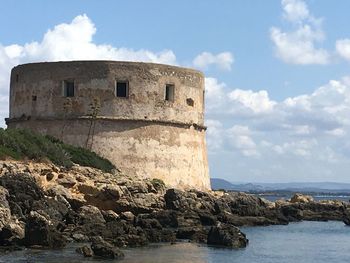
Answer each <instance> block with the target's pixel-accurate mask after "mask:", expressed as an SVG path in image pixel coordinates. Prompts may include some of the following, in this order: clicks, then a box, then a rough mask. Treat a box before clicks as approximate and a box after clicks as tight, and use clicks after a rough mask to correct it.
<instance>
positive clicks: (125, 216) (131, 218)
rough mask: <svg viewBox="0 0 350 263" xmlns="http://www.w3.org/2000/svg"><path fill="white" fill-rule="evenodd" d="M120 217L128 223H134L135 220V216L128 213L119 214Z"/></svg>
mask: <svg viewBox="0 0 350 263" xmlns="http://www.w3.org/2000/svg"><path fill="white" fill-rule="evenodd" d="M120 217H121V218H122V219H124V220H126V221H128V222H134V220H135V215H134V214H133V213H132V212H130V211H127V212H123V213H121V214H120Z"/></svg>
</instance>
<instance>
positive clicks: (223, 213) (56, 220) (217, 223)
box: [0, 161, 350, 258]
mask: <svg viewBox="0 0 350 263" xmlns="http://www.w3.org/2000/svg"><path fill="white" fill-rule="evenodd" d="M298 200H299V201H298ZM0 201H1V202H0V245H1V246H8V247H13V246H23V245H25V246H28V247H33V246H34V247H43V248H60V247H63V246H64V245H65V244H66V243H67V242H85V243H90V244H91V247H90V246H83V247H81V248H79V249H77V251H78V252H79V253H81V254H82V255H84V256H86V257H90V256H93V255H94V256H99V257H104V258H120V257H122V253H121V252H120V250H119V248H123V247H134V246H144V245H147V244H149V243H153V242H170V243H171V242H176V241H177V240H190V241H191V242H200V243H206V244H209V245H215V246H225V247H230V248H242V247H245V246H246V245H247V244H248V240H247V238H246V236H245V235H244V234H243V233H242V232H241V231H240V230H239V228H237V227H240V226H264V225H274V224H288V223H289V222H293V221H299V220H341V221H344V223H346V224H349V223H350V220H349V218H350V212H349V211H350V206H349V203H344V202H338V201H328V202H315V201H313V200H312V199H311V198H309V197H305V196H302V195H300V194H299V195H297V196H295V197H293V198H292V200H291V201H278V202H274V203H272V202H269V201H266V200H264V199H262V198H259V197H256V196H253V195H248V194H244V193H235V192H230V193H224V192H202V191H198V190H189V191H181V190H177V189H166V187H165V186H164V184H162V183H161V182H160V181H159V180H141V179H137V178H131V177H128V176H126V175H123V174H121V173H120V172H116V173H114V174H109V173H103V172H101V171H99V170H96V169H92V168H88V167H80V166H77V165H75V166H73V167H72V168H71V169H69V170H66V169H63V168H60V167H57V166H54V165H52V164H50V163H32V162H29V163H24V162H9V161H8V162H0Z"/></svg>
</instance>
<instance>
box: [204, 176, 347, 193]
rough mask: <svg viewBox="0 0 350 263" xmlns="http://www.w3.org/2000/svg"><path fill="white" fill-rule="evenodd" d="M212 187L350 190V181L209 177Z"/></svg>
mask: <svg viewBox="0 0 350 263" xmlns="http://www.w3.org/2000/svg"><path fill="white" fill-rule="evenodd" d="M211 186H212V189H214V190H217V189H225V190H234V191H242V192H267V191H277V190H282V191H293V192H330V193H336V192H350V183H335V182H306V183H303V182H296V183H232V182H229V181H227V180H224V179H220V178H211Z"/></svg>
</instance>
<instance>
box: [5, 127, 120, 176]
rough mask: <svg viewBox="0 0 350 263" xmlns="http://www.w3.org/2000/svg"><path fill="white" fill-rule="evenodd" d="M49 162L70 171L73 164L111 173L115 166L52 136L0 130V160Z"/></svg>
mask: <svg viewBox="0 0 350 263" xmlns="http://www.w3.org/2000/svg"><path fill="white" fill-rule="evenodd" d="M8 157H10V158H13V159H15V160H20V159H30V160H36V161H40V160H43V159H49V160H50V161H51V162H53V163H54V164H56V165H60V166H64V167H67V168H70V167H72V165H73V163H76V164H79V165H83V166H90V167H94V168H97V169H100V170H102V171H105V172H111V171H112V170H113V169H115V166H114V165H113V164H112V163H111V162H110V161H109V160H107V159H105V158H102V157H100V156H98V155H97V154H96V153H94V152H91V151H89V150H87V149H84V148H81V147H75V146H72V145H68V144H64V143H63V142H62V141H60V140H58V139H56V138H54V137H52V136H42V135H40V134H37V133H34V132H32V131H30V130H26V129H1V128H0V159H5V158H8Z"/></svg>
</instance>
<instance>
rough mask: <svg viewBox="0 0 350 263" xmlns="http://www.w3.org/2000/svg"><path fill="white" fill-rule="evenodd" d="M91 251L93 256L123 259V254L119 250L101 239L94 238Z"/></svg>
mask: <svg viewBox="0 0 350 263" xmlns="http://www.w3.org/2000/svg"><path fill="white" fill-rule="evenodd" d="M91 249H92V251H93V252H94V255H95V256H99V257H102V258H106V259H120V258H123V257H124V253H123V252H122V251H121V250H120V249H119V248H117V247H115V246H113V245H112V244H110V243H108V242H106V241H105V240H103V239H102V238H95V239H94V240H93V242H92V244H91Z"/></svg>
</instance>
